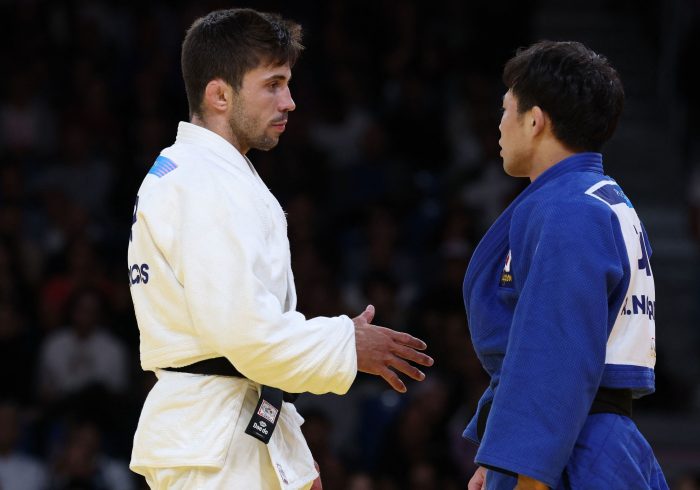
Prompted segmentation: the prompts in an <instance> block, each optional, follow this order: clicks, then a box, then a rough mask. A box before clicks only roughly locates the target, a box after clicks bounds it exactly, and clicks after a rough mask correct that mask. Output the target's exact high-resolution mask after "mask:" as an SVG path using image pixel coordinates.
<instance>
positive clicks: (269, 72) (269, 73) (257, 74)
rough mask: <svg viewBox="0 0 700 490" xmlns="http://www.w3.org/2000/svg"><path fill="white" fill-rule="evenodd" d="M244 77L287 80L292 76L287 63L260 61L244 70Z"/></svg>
mask: <svg viewBox="0 0 700 490" xmlns="http://www.w3.org/2000/svg"><path fill="white" fill-rule="evenodd" d="M245 77H246V78H250V79H253V80H269V79H282V80H289V79H290V78H292V69H291V68H290V66H289V63H284V64H282V65H279V64H275V63H261V64H259V65H258V66H256V67H255V68H253V69H251V70H249V71H248V72H246V74H245Z"/></svg>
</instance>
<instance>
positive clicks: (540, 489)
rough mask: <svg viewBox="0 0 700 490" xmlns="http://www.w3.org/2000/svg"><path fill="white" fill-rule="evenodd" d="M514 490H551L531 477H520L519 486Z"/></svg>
mask: <svg viewBox="0 0 700 490" xmlns="http://www.w3.org/2000/svg"><path fill="white" fill-rule="evenodd" d="M513 490H549V487H548V486H547V485H545V484H544V483H542V482H541V481H539V480H535V479H534V478H530V477H529V476H525V475H518V484H517V485H515V488H514V489H513Z"/></svg>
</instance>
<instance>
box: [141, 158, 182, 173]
mask: <svg viewBox="0 0 700 490" xmlns="http://www.w3.org/2000/svg"><path fill="white" fill-rule="evenodd" d="M176 168H177V165H176V164H175V162H173V161H172V160H171V159H169V158H167V157H164V156H163V155H158V158H156V161H155V163H154V164H153V166H152V167H151V170H149V171H148V173H149V174H153V175H155V176H156V177H163V176H164V175H166V174H168V173H170V172H172V171H173V170H175V169H176Z"/></svg>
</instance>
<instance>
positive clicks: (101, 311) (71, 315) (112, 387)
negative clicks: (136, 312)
mask: <svg viewBox="0 0 700 490" xmlns="http://www.w3.org/2000/svg"><path fill="white" fill-rule="evenodd" d="M104 316H105V305H104V298H103V296H102V294H101V293H100V292H99V291H97V290H95V289H78V290H76V291H75V292H74V293H73V294H72V296H71V299H70V302H69V304H68V320H69V324H68V325H67V326H66V327H64V328H62V329H61V330H59V331H56V332H53V333H51V334H50V335H49V336H48V337H47V338H46V340H45V341H44V343H43V345H42V347H41V354H40V358H39V392H40V394H41V397H42V398H43V399H44V400H47V401H56V400H60V399H63V398H65V397H67V396H69V395H73V394H76V393H78V392H80V391H81V390H85V389H87V388H89V387H91V386H93V385H97V386H99V387H101V388H103V389H105V390H106V391H108V392H112V393H121V392H123V391H124V390H125V389H126V383H127V381H128V378H127V375H128V370H127V365H126V352H125V349H124V346H123V345H122V343H121V342H120V341H119V340H118V339H117V338H116V337H114V335H112V334H111V333H110V332H109V330H107V329H106V328H105V327H104V326H103V323H102V322H103V320H104Z"/></svg>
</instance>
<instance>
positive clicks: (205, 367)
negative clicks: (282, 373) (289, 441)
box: [163, 357, 299, 444]
mask: <svg viewBox="0 0 700 490" xmlns="http://www.w3.org/2000/svg"><path fill="white" fill-rule="evenodd" d="M163 369H165V370H166V371H174V372H176V373H189V374H202V375H206V376H232V377H236V378H245V376H244V375H243V374H241V372H240V371H239V370H238V369H236V367H235V366H234V365H233V364H231V362H230V361H229V360H228V359H226V358H225V357H215V358H213V359H206V360H204V361H199V362H195V363H194V364H190V365H189V366H182V367H177V368H173V367H166V368H163ZM298 397H299V394H298V393H287V392H286V391H282V390H280V389H279V388H272V387H270V386H264V385H263V386H262V389H261V392H260V398H259V399H258V404H257V406H256V407H255V411H254V412H253V416H252V417H251V418H250V422H248V427H247V428H246V430H245V432H246V434H248V435H251V436H253V437H255V438H256V439H259V440H261V441H262V442H264V443H265V444H267V443H268V442H269V441H270V438H271V437H272V433H273V432H274V430H275V427H276V426H277V420H278V417H279V412H280V410H282V402H283V401H285V402H288V403H294V402H295V401H296V399H297V398H298Z"/></svg>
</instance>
